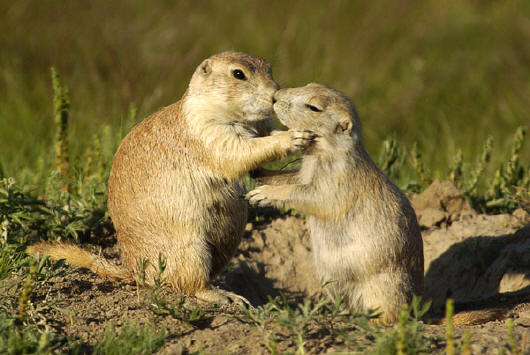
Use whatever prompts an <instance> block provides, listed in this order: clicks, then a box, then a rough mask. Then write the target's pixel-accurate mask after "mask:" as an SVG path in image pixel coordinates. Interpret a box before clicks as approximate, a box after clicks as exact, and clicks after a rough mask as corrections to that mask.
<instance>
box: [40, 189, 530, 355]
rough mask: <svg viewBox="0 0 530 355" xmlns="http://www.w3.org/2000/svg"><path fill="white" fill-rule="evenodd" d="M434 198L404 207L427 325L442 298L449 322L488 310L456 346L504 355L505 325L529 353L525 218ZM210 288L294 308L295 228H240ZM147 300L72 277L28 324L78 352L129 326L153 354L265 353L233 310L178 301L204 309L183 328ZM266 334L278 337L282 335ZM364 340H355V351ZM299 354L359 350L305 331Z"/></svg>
mask: <svg viewBox="0 0 530 355" xmlns="http://www.w3.org/2000/svg"><path fill="white" fill-rule="evenodd" d="M427 192H428V191H427ZM443 198H444V197H443V196H442V197H440V196H438V197H430V199H431V200H433V201H434V202H435V205H434V207H432V206H427V207H425V206H423V208H421V209H420V208H419V207H418V206H417V205H418V203H419V202H418V197H413V198H412V201H413V203H414V205H415V206H416V209H417V212H418V215H419V216H420V220H421V221H422V225H423V229H424V230H423V240H424V251H425V275H426V280H425V281H426V282H425V296H426V297H427V298H431V299H432V300H433V306H432V311H431V313H430V314H429V318H430V319H436V318H437V317H441V316H442V314H443V312H444V310H443V308H444V302H445V299H446V297H451V298H454V299H455V302H456V310H457V312H464V311H470V310H485V309H486V310H487V309H492V308H494V309H497V310H499V312H497V313H496V319H489V320H488V319H486V320H485V322H483V323H482V324H479V325H472V326H460V327H456V335H457V339H459V340H460V339H461V337H462V334H463V332H464V330H465V329H468V330H469V331H470V334H471V341H472V345H471V350H472V353H474V354H497V352H498V349H499V348H503V349H504V350H505V351H506V353H510V351H509V346H508V336H507V325H506V322H507V319H508V318H513V319H514V322H515V333H516V340H517V342H518V344H519V346H521V347H522V353H530V344H528V343H529V342H530V337H529V336H530V330H529V329H530V218H529V216H528V214H527V213H526V212H524V211H522V210H518V211H516V212H514V213H513V214H511V215H508V214H506V215H478V214H476V213H475V212H474V211H470V210H469V209H468V206H466V205H465V203H463V204H461V206H460V207H458V208H457V210H458V211H457V212H455V210H453V211H449V209H450V208H449V207H448V206H449V205H450V204H448V203H447V201H445V202H444V203H441V202H440V201H442V200H443ZM453 202H454V201H453ZM448 208H449V209H448ZM427 209H430V210H427ZM462 211H465V212H466V213H462ZM429 213H434V214H435V216H434V217H433V216H431V217H429V216H426V214H429ZM426 221H427V222H426ZM103 246H104V249H103V253H104V254H105V255H106V256H107V257H109V258H114V259H116V260H117V257H118V255H119V250H118V249H117V246H116V245H115V244H114V242H113V239H112V238H111V239H108V240H106V241H105V243H103ZM215 284H216V285H217V286H219V287H222V288H225V289H228V290H231V291H234V292H236V293H238V294H241V295H243V296H244V297H246V298H247V299H248V300H249V301H250V302H251V303H252V304H253V305H254V306H259V305H263V304H264V303H266V302H267V300H268V296H272V297H274V296H278V295H280V294H284V295H285V296H286V297H287V299H288V300H289V302H291V303H292V304H293V305H295V304H296V303H297V302H300V301H301V300H302V299H303V298H307V297H312V296H314V295H318V293H319V290H320V285H319V283H318V280H317V279H316V277H315V272H314V269H313V263H312V255H311V246H310V241H309V234H308V232H307V229H306V226H305V221H304V219H303V218H302V217H300V216H280V217H276V218H272V219H269V220H267V221H265V222H259V223H252V224H250V223H249V224H248V225H247V232H246V233H245V236H244V238H243V241H242V243H241V245H240V247H239V249H238V251H237V253H236V255H235V256H234V258H233V260H232V263H231V265H230V266H229V267H228V268H227V271H226V272H225V273H224V274H223V275H220V276H219V277H218V278H217V279H216V281H215ZM150 292H151V291H150V290H148V289H145V288H137V286H136V285H130V284H114V283H111V282H108V281H105V280H103V279H101V278H99V277H98V276H96V275H94V274H92V273H91V272H89V271H87V270H85V269H74V270H72V271H71V272H69V273H68V274H66V275H62V276H55V277H53V278H51V279H50V280H49V281H48V282H47V283H45V284H44V285H43V286H41V287H39V288H38V289H37V290H36V291H35V294H34V296H33V299H32V301H33V305H34V312H35V314H38V315H39V317H41V318H42V319H45V322H46V323H47V324H48V325H50V326H51V327H52V329H53V330H54V331H55V332H57V333H60V334H65V335H67V336H68V337H70V338H72V339H76V340H77V341H79V342H82V343H83V344H85V345H84V346H85V350H86V351H87V352H89V351H90V350H91V346H92V345H93V344H94V343H95V342H96V341H97V340H98V339H100V337H101V336H102V334H103V331H104V329H105V326H106V325H107V324H108V323H109V322H113V323H114V324H116V325H117V326H118V327H119V326H120V325H123V324H125V323H129V322H138V323H140V324H142V323H152V324H155V325H156V326H157V327H158V328H160V329H165V330H166V332H167V334H168V341H167V342H166V344H165V346H164V348H162V349H161V350H160V353H165V354H179V353H182V354H187V353H193V352H196V351H201V350H202V351H204V353H207V354H210V353H214V354H215V353H230V354H232V353H234V354H263V353H269V350H268V349H267V344H268V343H269V339H270V338H269V337H270V334H271V330H270V329H267V328H266V329H261V328H260V327H257V326H255V325H252V324H249V322H247V321H245V319H244V314H243V312H242V311H241V310H240V309H239V308H238V307H236V306H235V305H226V306H215V307H212V306H211V305H204V304H200V303H197V301H196V300H194V299H193V298H187V299H186V303H185V305H186V307H188V308H190V309H191V308H193V307H201V308H203V309H205V315H204V317H203V318H202V319H200V320H199V321H196V322H187V321H183V320H179V319H176V318H175V317H172V316H171V315H168V314H164V312H158V313H160V314H156V313H157V312H154V311H153V306H152V302H151V299H150ZM165 296H166V297H167V299H168V301H169V302H170V303H171V302H175V301H176V300H177V295H174V294H171V292H168V291H165ZM274 331H275V333H277V334H280V335H281V334H282V330H281V328H275V330H274ZM425 331H426V333H427V334H428V335H429V336H432V337H431V340H430V344H429V346H430V347H431V350H433V351H434V352H435V353H442V352H443V347H444V341H443V338H444V333H445V326H444V325H429V324H426V325H425ZM353 333H354V334H355V331H354V332H353ZM369 340H370V339H366V334H365V333H363V332H359V343H363V341H364V342H366V341H369ZM305 349H306V351H307V352H308V353H326V352H334V351H354V350H357V349H358V348H356V347H355V346H352V345H351V344H348V342H345V341H344V339H343V338H339V337H335V336H333V335H332V334H331V333H329V334H328V333H326V330H325V328H322V327H321V328H318V327H314V328H311V329H310V331H309V332H308V334H307V338H306V343H305ZM278 350H279V351H291V352H293V351H295V350H296V344H295V342H294V339H292V337H287V336H286V337H285V338H280V339H279V347H278Z"/></svg>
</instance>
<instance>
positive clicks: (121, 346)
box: [93, 323, 167, 355]
mask: <svg viewBox="0 0 530 355" xmlns="http://www.w3.org/2000/svg"><path fill="white" fill-rule="evenodd" d="M166 337H167V335H166V331H165V330H157V329H156V328H155V327H154V326H153V325H152V324H144V325H143V326H140V325H138V324H125V325H124V326H122V327H121V328H119V329H116V326H115V325H114V324H113V323H110V324H108V325H107V326H106V328H105V333H104V334H103V338H102V339H101V340H100V341H98V342H97V343H96V345H95V346H94V352H93V353H94V354H97V355H99V354H101V355H114V354H115V355H121V354H146V355H147V354H152V353H154V352H155V351H157V350H158V349H159V348H160V347H162V345H164V343H165V341H166Z"/></svg>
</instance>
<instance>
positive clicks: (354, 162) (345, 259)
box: [247, 84, 423, 323]
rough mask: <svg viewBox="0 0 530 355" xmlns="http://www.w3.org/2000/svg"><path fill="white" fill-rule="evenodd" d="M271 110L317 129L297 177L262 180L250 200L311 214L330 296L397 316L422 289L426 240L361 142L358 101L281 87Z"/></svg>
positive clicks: (387, 317) (315, 89)
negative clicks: (288, 180) (293, 181)
mask: <svg viewBox="0 0 530 355" xmlns="http://www.w3.org/2000/svg"><path fill="white" fill-rule="evenodd" d="M275 98H276V100H277V102H276V103H275V104H274V110H275V111H276V114H277V116H278V119H279V120H280V121H281V122H282V123H283V124H285V125H286V126H287V127H289V128H290V129H297V130H312V131H314V132H315V133H316V134H317V137H318V138H316V140H315V143H314V144H313V145H312V146H310V147H309V148H307V149H306V152H305V154H304V157H303V161H302V165H301V168H300V171H299V173H298V179H299V182H300V183H299V184H291V185H279V186H270V185H263V186H260V187H258V188H256V189H255V190H252V191H250V192H249V193H248V195H247V197H248V198H249V199H250V202H251V203H257V204H260V205H276V206H283V205H284V204H287V205H289V206H291V207H293V208H294V209H296V210H298V211H300V212H301V213H304V214H306V215H307V216H308V226H309V231H310V235H311V241H312V247H313V254H314V261H315V266H316V271H317V274H318V276H319V277H320V279H321V281H322V282H329V283H328V284H327V286H326V290H327V291H328V293H329V294H330V296H331V297H332V298H337V297H344V298H345V301H346V302H347V304H348V305H349V307H350V308H351V309H352V310H354V311H360V310H364V309H368V308H372V309H374V308H377V309H379V311H380V312H382V315H381V317H380V318H379V322H381V323H393V322H395V321H396V320H397V319H398V315H399V309H400V307H401V305H402V304H404V303H408V302H410V301H411V299H412V296H413V295H414V294H416V295H422V294H423V242H422V239H421V234H420V228H419V226H418V223H417V221H416V215H415V213H414V210H413V208H412V207H411V205H410V203H409V200H408V199H407V197H406V196H405V195H404V194H403V192H401V191H400V190H399V188H398V187H396V185H394V184H393V183H392V181H391V180H390V179H389V178H388V177H387V176H385V174H384V173H383V172H382V171H381V170H380V169H379V168H378V167H377V166H376V164H375V163H374V162H373V161H372V159H371V158H370V156H369V155H368V153H367V152H366V150H365V149H364V147H363V143H362V139H361V122H360V120H359V117H358V116H357V113H356V110H355V107H354V105H353V103H352V102H351V101H350V100H349V99H348V98H347V97H345V96H344V95H342V94H341V93H339V92H338V91H336V90H333V89H330V88H328V87H326V86H324V85H320V84H308V85H307V86H304V87H301V88H294V89H282V90H279V91H278V92H277V93H276V94H275Z"/></svg>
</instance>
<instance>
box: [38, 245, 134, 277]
mask: <svg viewBox="0 0 530 355" xmlns="http://www.w3.org/2000/svg"><path fill="white" fill-rule="evenodd" d="M28 253H29V254H30V255H35V254H37V253H39V255H40V256H41V257H43V256H44V255H48V256H49V257H50V258H51V259H53V260H60V259H67V260H68V261H69V262H71V263H72V265H75V266H79V267H84V268H87V269H90V270H93V271H94V272H95V273H97V274H99V275H101V276H102V277H104V278H106V279H109V280H113V281H121V280H131V279H132V275H131V272H130V271H129V270H127V269H125V268H122V267H120V266H118V265H116V264H114V263H112V262H110V261H108V260H107V259H105V258H104V257H101V256H99V255H94V254H92V253H90V252H88V251H86V250H84V249H81V248H79V247H78V246H75V245H71V244H65V243H46V242H40V243H36V244H33V245H30V246H29V247H28Z"/></svg>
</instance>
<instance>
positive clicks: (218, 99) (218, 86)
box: [186, 52, 279, 122]
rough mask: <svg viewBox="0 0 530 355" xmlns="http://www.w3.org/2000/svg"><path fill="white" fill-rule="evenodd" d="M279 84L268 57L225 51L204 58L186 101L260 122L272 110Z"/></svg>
mask: <svg viewBox="0 0 530 355" xmlns="http://www.w3.org/2000/svg"><path fill="white" fill-rule="evenodd" d="M278 88H279V86H278V84H277V83H276V82H275V81H274V79H273V78H272V71H271V66H270V64H269V63H267V62H266V61H265V60H263V59H260V58H256V57H252V56H250V55H248V54H245V53H239V52H223V53H219V54H216V55H213V56H211V57H210V58H208V59H205V60H204V61H203V62H202V63H201V64H200V65H199V66H198V67H197V69H196V70H195V72H194V73H193V76H192V78H191V81H190V85H189V88H188V92H187V97H186V101H191V102H193V104H192V105H189V106H193V109H197V108H200V107H204V109H210V110H214V111H217V112H221V115H224V116H227V118H228V119H230V120H233V121H250V122H254V121H259V120H262V119H264V118H267V117H268V116H270V115H271V114H272V112H273V108H272V105H273V96H274V93H275V92H276V90H278Z"/></svg>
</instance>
